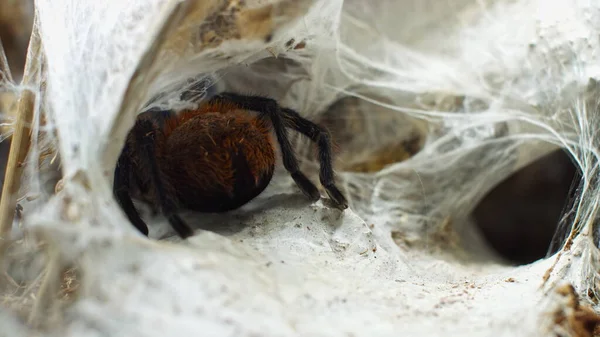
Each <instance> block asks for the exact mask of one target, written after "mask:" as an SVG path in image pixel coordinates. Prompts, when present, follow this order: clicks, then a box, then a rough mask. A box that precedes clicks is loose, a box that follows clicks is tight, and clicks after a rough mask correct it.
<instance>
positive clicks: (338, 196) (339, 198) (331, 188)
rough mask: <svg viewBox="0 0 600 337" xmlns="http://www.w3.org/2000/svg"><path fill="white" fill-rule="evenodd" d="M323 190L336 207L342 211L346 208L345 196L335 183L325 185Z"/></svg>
mask: <svg viewBox="0 0 600 337" xmlns="http://www.w3.org/2000/svg"><path fill="white" fill-rule="evenodd" d="M325 191H326V192H327V195H329V198H330V199H331V201H332V202H333V204H334V205H335V206H336V207H337V208H338V209H340V210H342V211H343V210H345V209H346V208H348V200H346V197H344V195H343V194H342V192H340V190H339V189H338V188H337V187H336V186H335V185H333V184H332V185H328V186H325Z"/></svg>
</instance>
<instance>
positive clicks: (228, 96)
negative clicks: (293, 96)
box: [210, 92, 321, 201]
mask: <svg viewBox="0 0 600 337" xmlns="http://www.w3.org/2000/svg"><path fill="white" fill-rule="evenodd" d="M215 101H226V102H231V103H234V104H235V105H237V106H239V107H240V108H241V109H247V110H252V111H256V112H259V113H261V117H263V118H264V117H267V118H269V119H270V120H271V123H272V124H273V130H274V131H275V135H276V136H277V142H278V143H279V146H280V148H281V157H282V159H283V166H284V167H285V169H286V170H287V171H288V172H289V173H290V175H291V176H292V179H294V182H296V185H297V186H298V187H299V188H300V190H301V191H302V193H304V194H305V195H306V196H307V197H308V198H309V199H310V200H312V201H317V200H319V199H320V198H321V194H320V193H319V189H318V188H317V186H315V184H314V183H313V182H312V181H310V179H308V177H307V176H306V175H305V174H304V173H302V171H300V167H299V165H298V159H296V155H295V154H294V150H293V149H292V144H290V140H289V138H288V134H287V129H286V128H285V124H284V123H283V119H282V117H281V111H280V107H279V104H277V102H276V101H275V100H273V99H270V98H266V97H261V96H245V95H238V94H234V93H229V92H227V93H221V94H219V95H216V96H214V97H213V98H212V99H211V100H210V102H211V103H212V102H215Z"/></svg>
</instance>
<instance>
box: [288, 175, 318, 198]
mask: <svg viewBox="0 0 600 337" xmlns="http://www.w3.org/2000/svg"><path fill="white" fill-rule="evenodd" d="M292 178H293V179H294V181H295V182H296V185H298V187H299V188H300V190H301V191H302V193H304V195H306V197H308V198H309V199H310V200H311V201H317V200H319V199H321V193H319V189H318V188H317V186H315V184H313V183H312V182H311V181H310V180H308V178H307V177H306V176H305V175H304V174H303V173H302V172H300V171H298V172H296V173H292Z"/></svg>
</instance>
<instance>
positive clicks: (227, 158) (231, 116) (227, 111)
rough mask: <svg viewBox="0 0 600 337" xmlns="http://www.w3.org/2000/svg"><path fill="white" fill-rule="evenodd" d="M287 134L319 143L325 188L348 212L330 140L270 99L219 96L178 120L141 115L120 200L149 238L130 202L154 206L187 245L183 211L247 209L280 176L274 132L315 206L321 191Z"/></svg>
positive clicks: (119, 177) (129, 143) (165, 114)
mask: <svg viewBox="0 0 600 337" xmlns="http://www.w3.org/2000/svg"><path fill="white" fill-rule="evenodd" d="M249 111H254V112H256V114H252V113H249ZM286 127H289V128H292V129H293V130H296V131H297V132H300V133H301V134H303V135H305V136H307V137H309V138H310V139H311V140H312V141H314V142H316V143H317V145H318V148H319V161H320V167H321V168H320V174H319V176H320V180H321V184H322V185H323V187H324V188H325V191H326V192H327V194H328V195H329V197H330V198H331V200H332V202H333V203H334V204H335V205H336V206H337V207H338V208H340V209H345V208H347V207H348V202H347V201H346V198H345V197H344V195H343V194H342V193H341V192H340V191H339V189H338V188H337V187H336V185H335V182H334V173H333V168H332V158H331V141H330V137H329V133H328V132H327V131H326V130H324V129H323V128H321V127H320V126H318V125H316V124H314V123H313V122H311V121H309V120H307V119H304V118H302V117H301V116H300V115H299V114H298V113H297V112H296V111H294V110H291V109H287V108H282V107H280V106H279V105H278V104H277V102H276V101H275V100H273V99H269V98H265V97H260V96H243V95H238V94H233V93H222V94H220V95H217V96H215V97H213V98H212V99H210V100H209V101H208V102H206V103H204V104H203V105H201V106H200V107H199V108H198V109H195V110H186V111H182V112H180V113H179V114H175V113H173V112H171V111H149V112H146V113H143V114H141V115H140V116H139V117H138V119H137V121H136V123H135V125H134V127H133V129H132V130H131V131H130V132H129V135H128V137H127V140H126V143H125V147H124V148H123V151H122V153H121V155H120V157H119V161H118V163H117V168H116V170H115V179H114V193H115V196H116V198H117V200H118V202H119V204H120V205H121V207H122V208H123V210H124V211H125V213H126V214H127V217H128V218H129V220H130V221H131V222H132V224H133V225H134V226H135V227H136V228H137V229H139V230H140V231H141V232H142V233H144V234H145V235H148V227H147V226H146V224H145V223H144V221H143V220H142V219H141V218H140V215H139V214H138V212H137V210H136V208H135V207H134V205H133V202H132V199H131V194H136V195H139V196H140V197H142V198H144V199H145V200H146V201H149V202H150V203H151V204H152V205H153V206H154V207H155V208H156V209H159V210H160V211H161V212H162V213H163V214H164V215H165V216H166V217H167V219H168V220H169V223H170V224H171V226H172V227H173V229H174V230H175V231H176V232H177V234H179V236H181V237H182V238H186V237H188V236H190V235H192V234H193V230H192V229H191V228H190V227H189V226H188V225H187V224H186V223H185V222H184V221H183V220H182V219H181V218H180V217H179V216H178V214H177V210H178V209H179V208H187V209H190V210H193V211H198V212H210V213H217V212H226V211H229V210H233V209H236V208H238V207H241V206H242V205H244V204H246V203H248V202H249V201H250V200H252V199H253V198H254V197H256V196H257V195H259V194H260V193H261V192H262V191H263V190H264V189H265V188H266V187H267V185H268V184H269V182H270V181H271V178H272V177H273V172H274V169H275V147H274V142H273V140H272V138H271V137H272V136H271V132H272V131H274V133H275V136H276V139H277V143H279V147H280V149H281V156H282V159H283V165H284V167H285V169H286V170H287V171H288V172H289V173H290V174H291V176H292V178H293V179H294V181H295V182H296V184H297V185H298V187H299V188H300V190H302V192H303V193H304V194H305V195H307V196H308V197H309V198H310V199H311V200H314V201H316V200H318V199H319V198H320V193H319V190H318V189H317V187H316V186H315V185H314V184H313V183H312V182H311V181H310V180H309V179H308V178H307V177H306V176H305V175H304V174H303V173H302V172H300V170H299V168H298V161H297V159H296V157H295V155H294V152H293V149H292V147H291V144H290V141H289V139H288V136H287V129H286Z"/></svg>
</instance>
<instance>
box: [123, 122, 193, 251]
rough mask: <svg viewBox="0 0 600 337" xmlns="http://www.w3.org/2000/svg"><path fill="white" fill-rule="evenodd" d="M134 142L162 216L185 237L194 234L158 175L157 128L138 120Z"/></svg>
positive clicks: (150, 123)
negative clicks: (148, 176)
mask: <svg viewBox="0 0 600 337" xmlns="http://www.w3.org/2000/svg"><path fill="white" fill-rule="evenodd" d="M134 130H135V138H136V139H135V141H136V142H135V143H136V145H137V146H136V147H137V149H136V150H137V153H138V155H139V160H140V163H139V165H140V166H142V167H147V168H148V169H149V170H150V172H149V173H150V177H151V185H152V186H153V187H154V188H155V193H156V197H157V198H158V203H159V205H160V208H161V210H162V213H163V214H164V216H165V217H166V218H167V219H168V220H169V223H170V224H171V227H173V229H174V230H175V231H176V232H177V234H178V235H179V236H180V237H181V238H183V239H185V238H187V237H189V236H192V235H193V234H194V231H193V230H192V229H191V228H190V227H189V226H188V225H187V224H186V223H185V222H184V221H183V220H182V219H181V218H180V217H179V215H177V213H176V206H175V203H174V202H173V200H171V199H170V198H169V197H168V196H167V193H166V189H165V186H164V184H163V181H162V179H161V177H160V171H159V168H158V163H157V161H156V155H155V143H154V139H155V133H156V132H157V129H156V128H155V127H154V124H153V123H152V122H151V121H149V120H139V121H138V122H137V124H136V126H135V128H134Z"/></svg>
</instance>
